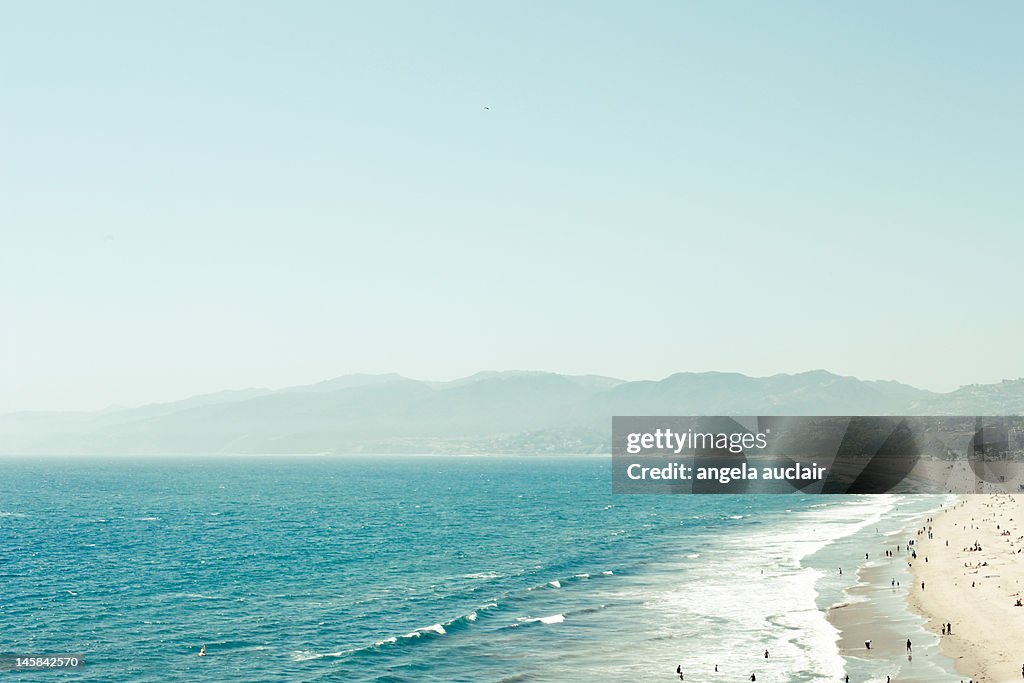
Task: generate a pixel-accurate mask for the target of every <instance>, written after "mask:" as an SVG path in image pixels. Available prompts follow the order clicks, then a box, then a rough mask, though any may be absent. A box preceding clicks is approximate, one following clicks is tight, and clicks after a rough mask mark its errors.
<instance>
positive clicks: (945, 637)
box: [906, 494, 1024, 683]
mask: <svg viewBox="0 0 1024 683" xmlns="http://www.w3.org/2000/svg"><path fill="white" fill-rule="evenodd" d="M914 538H915V544H914V549H915V550H916V552H917V557H916V558H912V557H909V558H906V559H907V561H908V562H910V563H911V564H912V566H911V571H912V572H913V574H914V577H915V581H914V585H913V586H912V588H911V590H910V592H909V597H908V599H909V601H910V604H911V606H912V607H914V609H916V610H917V611H918V612H919V613H920V614H922V615H924V616H925V617H926V618H927V619H928V622H927V628H928V629H929V630H931V631H932V632H934V633H935V634H936V635H937V636H939V638H940V648H941V651H942V652H943V653H944V654H946V655H947V656H949V657H950V658H952V659H953V660H954V661H955V663H956V666H957V670H958V671H959V672H960V673H962V674H963V675H964V677H965V678H967V677H970V678H971V679H973V680H974V681H976V682H979V681H991V682H1000V683H1001V682H1005V681H1020V680H1024V669H1022V667H1024V651H1022V650H1021V647H1020V643H1021V639H1022V637H1024V607H1018V606H1015V605H1016V603H1017V600H1018V598H1021V597H1022V590H1024V585H1022V579H1024V496H1022V495H1007V494H990V495H969V496H963V497H961V498H960V499H959V501H958V502H957V503H956V504H955V505H954V506H953V507H949V508H946V509H944V510H942V511H940V512H937V513H935V515H934V516H933V518H932V521H931V522H929V523H927V524H925V525H924V527H923V528H921V529H918V530H917V532H916V536H915V537H914ZM979 548H980V549H979ZM946 624H949V625H950V626H951V627H952V628H951V629H950V630H951V633H944V631H945V628H944V626H945V625H946Z"/></svg>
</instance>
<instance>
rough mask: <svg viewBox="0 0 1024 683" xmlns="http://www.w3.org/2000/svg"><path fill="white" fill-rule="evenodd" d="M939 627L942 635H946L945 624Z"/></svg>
mask: <svg viewBox="0 0 1024 683" xmlns="http://www.w3.org/2000/svg"><path fill="white" fill-rule="evenodd" d="M941 626H942V635H946V625H945V624H941Z"/></svg>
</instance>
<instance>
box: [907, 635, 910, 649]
mask: <svg viewBox="0 0 1024 683" xmlns="http://www.w3.org/2000/svg"><path fill="white" fill-rule="evenodd" d="M907 652H910V638H907Z"/></svg>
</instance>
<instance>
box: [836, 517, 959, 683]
mask: <svg viewBox="0 0 1024 683" xmlns="http://www.w3.org/2000/svg"><path fill="white" fill-rule="evenodd" d="M932 500H933V505H930V506H928V507H922V506H920V505H918V501H916V500H913V499H910V500H903V499H902V498H901V501H900V502H898V503H897V504H896V505H894V506H893V507H892V508H891V509H890V510H889V511H887V512H886V513H885V514H884V517H883V520H881V521H880V523H879V524H878V525H877V527H875V528H874V529H871V528H868V529H866V530H865V531H866V532H867V533H862V534H859V535H858V537H856V538H851V539H850V541H852V544H851V543H847V544H846V547H845V549H844V554H843V558H845V559H847V561H848V560H849V558H850V556H851V555H853V557H854V558H855V559H854V560H853V562H851V563H850V564H851V565H852V566H850V567H848V568H847V571H845V572H844V573H843V574H842V575H841V576H842V577H843V579H845V580H843V579H840V576H837V575H836V574H835V573H834V572H835V571H836V570H832V572H833V574H832V576H833V578H832V581H833V586H835V585H836V583H839V585H840V587H841V588H840V593H839V594H838V597H837V595H836V594H835V593H831V594H830V595H831V597H830V598H829V599H831V600H834V602H833V604H831V605H823V609H824V611H825V613H826V616H827V618H828V621H829V623H830V624H831V625H832V627H833V628H834V629H835V631H836V641H835V643H836V647H837V649H838V651H839V654H840V655H841V656H842V657H843V659H844V660H845V661H846V668H847V670H848V672H849V673H850V680H859V681H865V680H870V681H885V680H887V678H886V677H887V676H888V677H891V680H893V681H900V682H901V683H935V682H936V681H951V682H952V683H956V681H957V680H959V677H958V676H957V674H956V673H955V670H954V663H953V661H952V660H950V659H949V658H948V657H947V656H946V654H945V653H944V652H941V651H940V650H939V638H938V637H937V636H936V635H933V633H932V632H931V631H930V630H928V629H927V628H926V619H925V618H924V617H923V616H921V614H920V613H919V612H917V611H916V610H914V609H913V608H912V607H911V605H910V604H909V603H908V597H909V593H910V590H911V585H912V584H913V582H914V580H915V579H914V576H913V575H912V574H911V569H910V567H909V566H908V565H909V561H911V560H912V558H911V555H910V552H908V546H907V541H908V539H914V538H915V531H916V529H917V528H918V527H920V525H921V524H923V523H924V521H925V520H926V519H928V518H929V517H931V516H932V515H934V514H935V511H937V510H938V509H939V506H940V505H941V504H942V503H943V502H945V501H940V500H939V499H932ZM872 531H873V533H872ZM843 558H839V557H836V558H834V559H837V560H840V561H842V559H843ZM848 576H850V577H851V578H845V577H848ZM936 623H938V622H936ZM908 640H910V641H912V644H913V648H912V650H908V649H907V647H906V645H907V641H908ZM866 641H871V647H870V648H868V647H867V646H866Z"/></svg>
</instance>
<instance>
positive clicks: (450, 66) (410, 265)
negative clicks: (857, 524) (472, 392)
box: [0, 0, 1024, 412]
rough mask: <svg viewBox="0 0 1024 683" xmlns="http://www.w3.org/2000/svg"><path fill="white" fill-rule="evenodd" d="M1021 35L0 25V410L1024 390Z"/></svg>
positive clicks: (244, 5)
mask: <svg viewBox="0 0 1024 683" xmlns="http://www.w3.org/2000/svg"><path fill="white" fill-rule="evenodd" d="M1021 25H1024V4H1021V3H1017V2H990V3H984V4H971V3H951V2H916V1H911V2H901V3H881V2H858V3H853V2H835V3H820V2H783V3H761V2H749V3H747V2H730V3H711V2H694V3H684V2H640V3H604V2H593V1H588V2H553V3H522V2H516V3H513V2H486V3H480V2H431V3H425V2H419V1H417V2H390V1H384V2H373V3H366V2H350V3H346V2H314V1H307V2H277V3H267V2H227V1H221V2H215V3H210V2H173V3H172V2H146V3H138V2H123V3H121V2H97V3H80V2H49V1H47V0H43V1H40V2H32V3H5V4H4V5H3V7H2V9H0V412H10V411H18V410H37V409H47V410H72V409H74V410H79V409H89V410H92V409H102V408H104V407H107V406H111V405H138V404H142V403H148V402H153V401H164V400H171V399H177V398H183V397H186V396H189V395H193V394H198V393H204V392H208V391H216V390H221V389H228V388H241V387H251V386H261V387H262V386H269V387H279V386H285V385H292V384H301V383H307V382H314V381H318V380H322V379H326V378H328V377H333V376H336V375H341V374H346V373H350V372H392V371H394V372H399V373H402V374H404V375H407V376H411V377H416V378H421V379H450V378H454V377H458V376H462V375H468V374H471V373H473V372H476V371H478V370H484V369H491V370H504V369H537V370H550V371H556V372H565V373H596V374H604V375H611V376H616V377H621V378H625V379H643V378H661V377H664V376H666V375H669V374H671V373H673V372H679V371H705V370H720V371H736V372H743V373H747V374H752V375H771V374H775V373H779V372H799V371H804V370H811V369H816V368H824V369H827V370H830V371H833V372H836V373H839V374H844V375H855V376H858V377H861V378H864V379H895V380H899V381H903V382H907V383H910V384H914V385H916V386H919V387H922V388H927V389H933V390H940V391H946V390H951V389H954V388H956V387H957V386H959V385H961V384H967V383H976V382H979V383H980V382H993V381H998V380H1001V379H1007V378H1017V377H1020V376H1024V354H1022V353H1021V352H1020V349H1021V337H1022V333H1024V316H1022V315H1021V313H1020V311H1021V307H1020V304H1021V293H1022V292H1024V275H1022V272H1024V271H1022V263H1024V235H1022V230H1021V227H1022V220H1021V218H1022V210H1024V193H1022V192H1021V191H1020V188H1021V187H1024V172H1022V171H1024V169H1022V164H1024V140H1022V128H1021V121H1024V89H1022V88H1020V83H1021V81H1022V77H1024V43H1022V42H1021V41H1020V35H1019V27H1020V26H1021Z"/></svg>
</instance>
